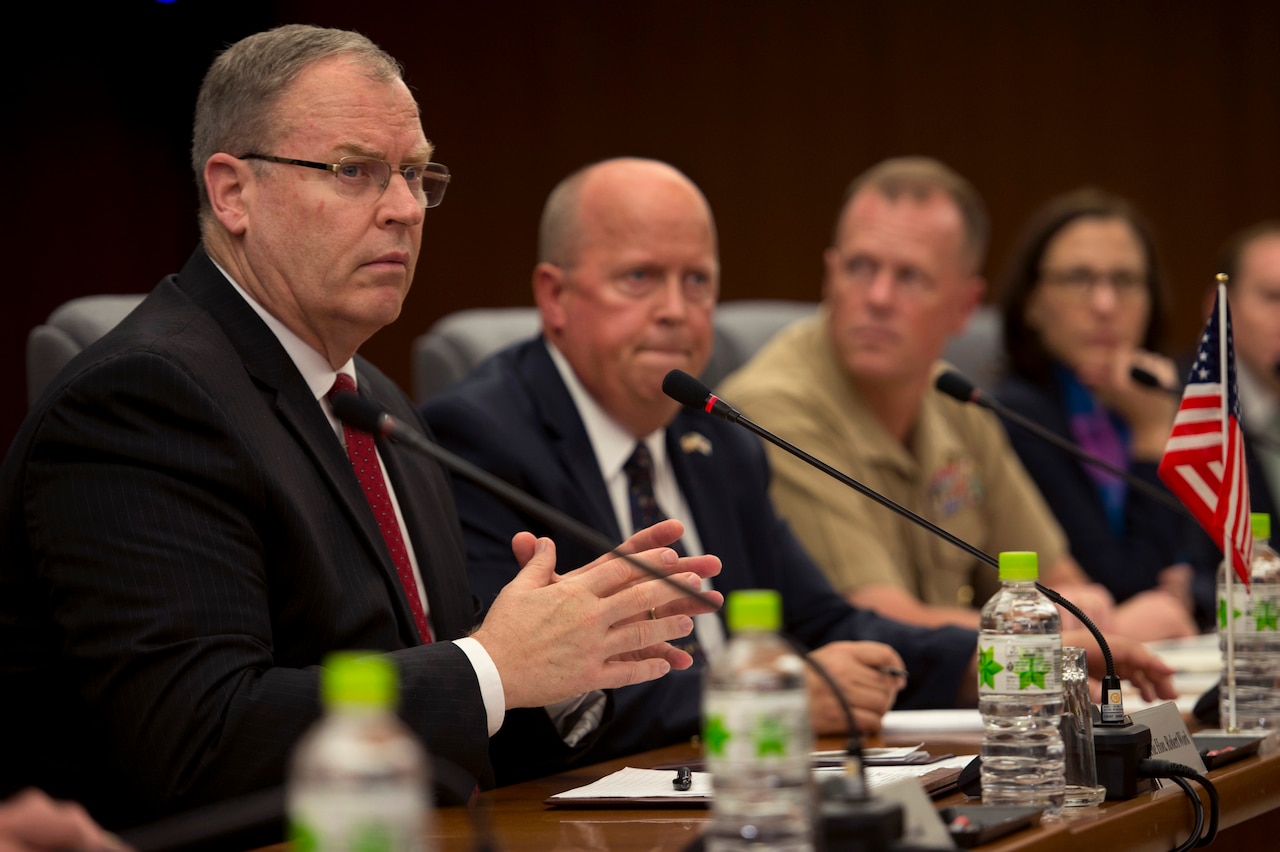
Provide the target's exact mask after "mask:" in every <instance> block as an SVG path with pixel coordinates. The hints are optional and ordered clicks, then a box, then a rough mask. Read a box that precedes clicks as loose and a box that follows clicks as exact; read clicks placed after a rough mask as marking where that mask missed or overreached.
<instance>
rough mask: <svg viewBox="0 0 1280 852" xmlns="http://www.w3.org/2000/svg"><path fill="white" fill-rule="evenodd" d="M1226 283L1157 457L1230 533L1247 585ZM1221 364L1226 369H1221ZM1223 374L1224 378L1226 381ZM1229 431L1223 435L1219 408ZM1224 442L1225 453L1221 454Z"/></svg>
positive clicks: (1199, 515)
mask: <svg viewBox="0 0 1280 852" xmlns="http://www.w3.org/2000/svg"><path fill="white" fill-rule="evenodd" d="M1224 293H1225V288H1223V287H1219V288H1218V297H1217V299H1216V300H1215V301H1214V305H1213V315H1212V316H1210V317H1209V324H1208V325H1206V326H1205V329H1204V334H1202V335H1200V347H1199V349H1198V351H1197V352H1196V362H1195V364H1193V365H1192V367H1191V373H1190V374H1189V375H1188V376H1187V386H1186V389H1185V390H1184V391H1183V393H1182V403H1181V405H1179V406H1178V416H1177V417H1175V418H1174V421H1173V433H1172V434H1171V435H1170V436H1169V443H1168V444H1166V445H1165V448H1164V456H1163V457H1162V458H1161V459H1160V467H1159V473H1160V478H1161V479H1162V480H1164V483H1165V485H1168V486H1169V490H1170V491H1172V492H1173V493H1174V494H1176V495H1177V496H1178V499H1179V500H1181V501H1182V502H1183V503H1185V504H1186V506H1187V508H1188V509H1190V510H1191V514H1193V515H1195V517H1196V520H1198V521H1199V522H1200V525H1201V526H1202V527H1204V528H1205V529H1206V530H1207V531H1208V533H1209V535H1211V536H1213V539H1214V541H1215V542H1217V543H1218V545H1219V546H1222V544H1223V539H1224V537H1225V536H1226V535H1229V536H1230V549H1231V556H1232V563H1233V564H1234V565H1235V569H1236V575H1237V576H1238V577H1239V578H1240V580H1241V582H1243V583H1244V584H1245V585H1246V586H1248V585H1249V557H1250V554H1251V553H1252V552H1253V529H1252V528H1251V526H1250V523H1249V473H1248V470H1246V468H1245V457H1244V436H1243V435H1242V434H1241V431H1240V395H1239V394H1238V393H1237V391H1236V360H1235V341H1234V340H1233V339H1232V337H1231V310H1230V308H1229V307H1228V306H1227V301H1226V298H1225V295H1224ZM1219 311H1222V312H1223V313H1224V314H1225V317H1226V335H1227V347H1226V363H1225V364H1223V363H1222V358H1221V357H1220V355H1219V352H1218V350H1219V345H1220V340H1221V338H1220V336H1219V332H1218V324H1219V317H1218V312H1219ZM1224 367H1225V369H1224ZM1224 375H1225V381H1224ZM1224 405H1225V406H1226V409H1227V435H1226V439H1225V440H1223V435H1222V409H1223V406H1224ZM1224 447H1225V455H1226V458H1225V459H1224V458H1223V455H1224Z"/></svg>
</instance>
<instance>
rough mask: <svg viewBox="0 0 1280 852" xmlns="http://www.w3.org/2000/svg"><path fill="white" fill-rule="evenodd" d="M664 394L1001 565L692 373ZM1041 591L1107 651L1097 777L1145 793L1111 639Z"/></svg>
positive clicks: (1144, 738) (675, 374)
mask: <svg viewBox="0 0 1280 852" xmlns="http://www.w3.org/2000/svg"><path fill="white" fill-rule="evenodd" d="M957 375H958V374H957ZM961 378H963V377H961ZM970 387H972V385H970ZM662 391H663V393H665V394H666V395H667V396H669V397H671V398H672V399H674V400H675V401H676V402H679V403H681V404H682V405H685V406H687V407H689V408H697V409H701V410H703V411H705V412H707V413H708V414H714V415H715V416H717V417H721V418H723V419H725V420H728V421H729V422H731V423H737V424H738V425H739V426H742V427H743V428H745V429H747V430H749V431H751V432H753V433H755V434H756V435H758V436H759V437H761V438H763V439H764V440H766V441H768V442H769V443H771V444H773V445H774V446H776V447H779V448H780V449H783V450H785V451H787V452H788V453H790V454H791V455H793V456H795V457H796V458H798V459H800V460H801V461H804V462H805V463H807V464H809V465H812V466H813V467H816V468H817V469H818V470H821V471H822V472H823V473H825V474H827V475H828V476H830V477H832V478H834V479H836V480H838V481H839V482H841V483H843V484H845V485H847V486H849V487H850V488H852V489H854V490H855V491H857V492H858V493H860V494H863V495H864V496H866V497H870V498H871V499H872V500H874V501H876V502H877V503H879V504H880V505H882V506H884V507H885V508H887V509H889V510H890V511H893V512H896V513H897V514H899V515H901V516H902V517H904V518H906V519H908V520H909V521H911V522H912V523H914V524H916V525H918V526H921V527H924V528H925V529H927V530H929V531H930V532H932V533H933V534H934V535H936V536H938V537H939V538H942V539H944V540H946V541H947V542H948V543H950V544H952V545H954V546H956V547H958V548H960V549H961V550H963V551H964V552H966V553H968V554H969V555H971V556H973V557H974V558H976V559H978V560H979V561H981V562H984V563H986V564H987V565H990V566H991V567H992V568H998V567H999V563H998V562H997V560H996V559H995V558H994V557H992V556H991V555H990V554H988V553H986V552H984V551H982V550H979V549H978V548H976V547H974V546H973V545H972V544H970V543H969V542H967V541H965V540H964V539H962V538H960V537H958V536H956V535H953V534H952V533H950V532H948V531H947V530H944V529H943V528H942V527H940V526H938V525H937V524H935V523H933V522H932V521H930V520H928V519H927V518H924V517H921V516H920V515H917V514H916V513H915V512H913V511H911V510H910V509H908V508H907V507H906V506H902V505H900V504H898V503H895V502H894V501H893V500H890V499H889V498H888V497H885V496H884V495H883V494H881V493H879V492H878V491H876V490H874V489H872V488H870V487H868V486H866V485H864V484H862V483H861V482H859V481H858V480H856V479H854V478H853V477H851V476H849V475H848V474H846V473H843V472H842V471H839V470H836V469H835V468H834V467H832V466H831V465H829V464H827V463H826V462H824V461H822V460H821V459H818V458H815V457H814V456H812V455H810V454H809V453H807V452H805V451H804V450H802V449H800V448H799V447H797V446H795V445H794V444H792V443H790V442H789V441H785V440H783V439H782V438H780V437H778V436H777V435H775V434H773V433H772V432H770V431H769V430H767V429H765V428H763V427H762V426H759V425H758V424H756V423H754V422H752V421H751V420H750V419H749V418H747V417H745V416H743V414H742V413H741V412H740V411H738V410H737V409H736V408H734V407H733V406H732V405H730V404H729V403H727V402H725V401H724V400H722V399H720V398H719V397H718V396H716V395H715V394H714V393H712V392H711V390H710V389H709V388H708V387H707V386H706V385H704V384H703V383H702V382H700V381H698V380H697V379H695V378H694V377H693V376H690V375H689V374H688V373H685V372H683V371H681V370H672V371H671V372H669V373H667V376H666V378H665V379H663V382H662ZM1036 588H1038V589H1039V590H1040V591H1041V592H1043V593H1044V594H1045V596H1046V597H1048V598H1049V599H1050V600H1052V601H1053V602H1054V603H1056V604H1058V605H1059V606H1061V607H1062V608H1063V609H1065V610H1067V611H1068V612H1070V613H1071V614H1072V615H1074V616H1075V617H1076V618H1078V619H1080V623H1081V624H1083V625H1084V626H1085V628H1086V629H1088V631H1089V632H1090V633H1091V634H1093V638H1094V640H1095V641H1096V642H1097V643H1098V648H1099V650H1101V651H1102V658H1103V661H1104V663H1105V667H1106V674H1105V675H1104V676H1103V678H1102V695H1103V703H1102V708H1101V709H1102V721H1101V723H1100V724H1099V726H1098V727H1097V728H1095V729H1094V744H1095V747H1096V751H1097V752H1098V755H1097V763H1098V775H1099V779H1100V780H1101V782H1102V783H1103V784H1104V785H1105V786H1106V788H1107V797H1108V798H1132V797H1133V796H1135V795H1137V794H1138V793H1139V792H1142V789H1141V785H1140V782H1139V780H1138V779H1137V778H1136V777H1135V775H1134V771H1133V767H1134V766H1136V764H1137V760H1138V759H1140V758H1142V757H1146V756H1149V754H1150V750H1151V731H1150V729H1148V728H1147V727H1146V726H1145V725H1135V724H1133V723H1131V722H1126V721H1125V716H1124V704H1123V702H1122V699H1121V692H1120V678H1118V677H1116V669H1115V662H1114V660H1113V659H1112V657H1111V647H1110V646H1109V645H1108V644H1107V640H1106V637H1104V636H1103V635H1102V631H1101V630H1099V629H1098V626H1097V625H1096V624H1094V623H1093V621H1092V619H1090V618H1089V617H1088V616H1087V615H1085V614H1084V612H1083V611H1081V610H1080V608H1079V607H1077V606H1076V605H1075V604H1073V603H1072V602H1071V601H1069V600H1067V599H1066V598H1064V597H1063V596H1062V595H1060V594H1058V593H1057V592H1056V591H1054V590H1053V589H1051V588H1049V587H1047V586H1044V585H1042V584H1040V583H1036ZM1144 748H1145V750H1146V753H1145V754H1144V753H1143V749H1144ZM1148 783H1149V782H1148Z"/></svg>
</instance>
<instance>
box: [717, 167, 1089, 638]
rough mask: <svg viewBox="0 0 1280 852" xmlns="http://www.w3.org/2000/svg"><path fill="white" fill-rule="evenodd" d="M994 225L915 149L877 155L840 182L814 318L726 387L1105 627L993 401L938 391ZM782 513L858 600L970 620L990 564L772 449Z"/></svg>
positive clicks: (910, 617) (992, 580)
mask: <svg viewBox="0 0 1280 852" xmlns="http://www.w3.org/2000/svg"><path fill="white" fill-rule="evenodd" d="M988 230H989V225H988V220H987V214H986V209H985V206H984V205H983V202H982V199H981V198H980V197H979V195H978V193H977V192H976V191H975V190H974V188H973V186H972V185H971V184H970V183H969V182H968V181H967V180H965V179H964V178H963V177H961V176H960V175H959V174H957V173H956V172H954V171H953V170H952V169H950V168H948V167H947V166H945V165H943V164H942V163H940V162H938V161H936V160H932V159H928V158H923V157H904V158H897V159H891V160H886V161H884V162H882V163H880V164H878V165H876V166H874V167H872V168H871V169H869V170H868V171H866V172H865V173H863V174H862V175H861V176H860V177H858V178H857V179H855V180H854V181H853V183H852V184H851V185H850V187H849V189H848V190H847V192H846V194H845V200H844V203H843V205H842V207H841V210H840V213H839V216H838V218H837V221H836V226H835V232H834V234H833V237H832V244H831V247H830V248H828V249H827V251H826V254H825V256H824V260H825V266H826V277H825V279H824V285H823V304H822V307H821V308H820V310H819V312H818V314H817V316H815V317H814V318H812V319H809V320H802V321H800V322H798V323H795V324H794V325H792V326H790V327H789V328H786V329H784V330H783V331H782V332H780V333H779V334H778V335H777V336H776V337H774V339H773V340H772V341H770V342H769V343H768V344H766V345H765V346H764V347H762V348H761V350H760V351H759V352H757V353H756V355H755V357H754V358H752V360H751V361H750V362H748V363H747V364H746V365H745V366H744V367H742V368H741V369H740V370H738V371H737V372H736V373H734V374H733V375H731V376H730V377H729V378H728V379H727V380H726V381H725V382H724V383H723V386H722V388H721V391H722V395H723V396H724V398H725V399H726V400H727V401H728V402H730V403H731V404H733V405H736V406H738V407H739V408H740V409H741V410H742V411H743V412H744V413H746V414H747V415H748V416H750V417H751V418H752V419H754V420H755V421H756V422H758V423H759V424H760V425H762V426H764V427H765V428H768V429H771V430H772V431H774V432H776V433H777V434H779V435H780V436H782V437H783V438H785V439H787V440H789V441H791V442H793V443H795V444H797V445H799V446H801V447H803V448H804V449H806V450H807V451H809V452H811V453H813V454H814V455H815V456H817V457H818V458H821V459H823V460H824V461H826V462H828V463H830V464H832V465H834V466H835V467H836V468H838V469H840V470H842V471H844V472H845V473H847V474H849V475H851V476H852V477H854V478H855V479H857V480H859V481H861V482H863V483H865V484H866V485H868V486H870V487H871V488H874V489H875V490H877V491H879V492H880V493H882V494H884V495H886V496H888V497H889V498H891V499H893V500H894V501H896V502H897V503H899V504H901V505H904V506H906V507H907V508H909V509H912V510H913V511H915V512H916V513H918V514H920V515H922V516H924V517H925V518H927V519H929V520H930V521H933V522H934V523H936V524H938V525H939V526H941V527H943V528H944V529H946V530H948V531H949V532H951V533H952V534H954V535H956V536H958V537H959V538H961V539H963V540H965V541H967V542H969V543H970V544H973V545H975V546H976V547H978V548H980V549H982V550H984V551H986V552H988V553H991V554H995V553H997V552H999V551H1004V550H1033V551H1036V552H1038V553H1039V555H1040V565H1041V578H1042V582H1044V583H1045V584H1046V585H1049V586H1052V587H1054V588H1056V589H1057V590H1058V591H1060V592H1061V593H1063V594H1064V595H1066V596H1067V597H1069V598H1070V599H1071V600H1072V601H1073V602H1075V603H1076V604H1077V605H1079V606H1080V607H1081V608H1082V609H1084V610H1085V611H1086V612H1087V613H1088V614H1089V615H1090V616H1091V617H1092V618H1093V620H1094V621H1095V622H1096V623H1098V624H1099V626H1100V627H1102V628H1103V629H1107V628H1108V627H1109V624H1110V619H1111V617H1112V611H1111V597H1110V595H1109V594H1108V593H1107V592H1106V590H1105V589H1104V588H1102V587H1100V586H1097V585H1096V584H1092V583H1090V581H1089V580H1088V577H1087V576H1086V575H1085V574H1084V573H1083V572H1082V571H1081V570H1080V567H1079V566H1078V565H1077V564H1076V563H1075V561H1074V560H1073V559H1071V556H1070V554H1069V553H1068V552H1067V546H1066V540H1065V538H1064V536H1063V534H1062V530H1061V528H1060V527H1059V526H1058V524H1057V522H1056V521H1054V519H1053V515H1052V513H1051V512H1050V511H1049V508H1048V506H1046V505H1045V503H1044V500H1043V499H1042V498H1041V496H1040V494H1039V492H1038V491H1037V489H1036V487H1035V484H1034V483H1032V482H1031V480H1030V478H1029V477H1028V476H1027V474H1026V471H1024V470H1023V469H1022V466H1021V465H1020V464H1019V463H1018V460H1017V457H1016V456H1015V455H1014V453H1013V451H1012V450H1011V449H1010V447H1009V444H1008V439H1007V438H1006V437H1005V434H1004V430H1003V429H1002V428H1001V426H1000V424H999V422H998V421H997V420H996V419H995V417H994V415H992V414H991V413H990V412H988V411H986V410H983V409H981V408H979V407H977V406H973V405H965V404H962V403H960V402H958V401H956V400H954V399H951V398H950V397H948V396H946V395H945V394H943V393H941V392H939V391H938V390H936V389H935V388H934V380H935V377H936V375H937V374H938V373H939V372H940V371H941V370H942V369H944V367H945V366H946V365H944V364H943V363H942V362H941V361H940V360H939V358H940V357H941V354H942V350H943V347H944V345H945V344H946V342H947V339H948V338H949V337H951V336H953V335H956V334H958V333H960V332H961V331H962V330H963V329H964V327H965V323H966V322H967V321H968V318H969V315H970V314H971V313H972V311H973V309H974V308H975V306H977V305H978V303H979V302H980V301H981V299H982V295H983V292H984V291H985V286H986V285H985V282H984V280H983V278H982V275H981V268H982V262H983V256H984V254H985V251H986V243H987V234H988ZM769 451H770V453H771V457H772V459H773V464H774V472H775V476H774V480H773V485H772V494H773V498H774V502H775V504H776V505H777V506H778V509H779V511H780V512H781V514H782V515H783V516H784V517H785V518H786V519H787V520H788V521H789V522H790V524H791V526H792V528H793V529H794V530H795V532H796V535H797V537H798V538H799V539H800V541H801V542H802V543H803V544H804V545H805V547H806V548H807V549H808V551H809V552H810V553H812V554H813V557H814V559H815V560H816V561H817V563H818V564H819V565H820V566H821V567H822V569H823V570H824V571H825V572H826V574H827V576H828V577H829V578H830V580H831V582H832V584H833V585H834V586H835V587H836V589H837V590H838V591H839V592H840V593H841V594H843V595H845V596H846V597H847V598H848V600H849V601H850V602H851V603H853V604H854V605H855V606H860V607H866V608H870V609H874V610H876V611H877V612H880V613H882V614H884V615H887V616H890V617H893V618H898V619H901V620H904V621H908V622H911V623H915V624H921V625H926V626H935V625H942V624H958V625H964V626H968V627H976V626H977V624H978V614H979V608H980V607H981V605H982V604H983V602H985V601H986V599H987V597H988V596H989V595H990V594H991V592H992V591H993V590H994V589H995V588H996V586H997V583H996V572H995V570H994V569H992V568H991V567H990V566H988V565H987V564H985V563H984V562H982V561H980V560H978V559H977V558H975V557H973V556H972V555H970V554H969V553H967V552H965V551H963V550H960V549H958V548H956V547H954V546H953V545H951V544H950V543H948V542H946V541H945V540H943V539H941V538H939V537H938V536H936V535H935V534H933V533H932V532H929V531H928V530H925V529H922V528H920V527H919V526H917V525H916V524H914V523H912V522H910V521H909V520H907V519H906V518H902V517H899V516H898V515H896V514H894V513H892V512H890V511H889V510H888V509H886V508H885V507H883V506H880V505H878V504H876V503H874V502H872V501H871V500H868V499H865V498H863V497H861V496H859V495H857V494H854V493H852V492H851V491H850V490H849V489H848V488H846V487H845V486H844V485H842V484H840V483H839V482H836V481H835V480H833V479H832V478H830V477H828V476H826V475H825V474H823V473H822V472H820V471H818V470H815V469H814V468H812V467H811V466H809V465H807V464H805V463H804V462H802V461H800V460H799V459H796V458H794V457H792V456H790V455H789V454H787V453H785V452H783V451H781V450H778V449H777V448H775V447H772V446H771V447H770V448H769Z"/></svg>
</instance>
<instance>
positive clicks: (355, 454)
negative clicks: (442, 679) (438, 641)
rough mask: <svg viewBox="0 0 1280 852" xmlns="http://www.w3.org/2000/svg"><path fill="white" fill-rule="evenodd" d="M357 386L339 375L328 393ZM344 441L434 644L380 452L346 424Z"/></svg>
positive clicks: (416, 616) (419, 621)
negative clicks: (393, 505)
mask: <svg viewBox="0 0 1280 852" xmlns="http://www.w3.org/2000/svg"><path fill="white" fill-rule="evenodd" d="M355 392H356V383H355V381H354V380H353V379H352V378H351V377H350V376H348V375H346V374H344V373H339V374H338V377H337V379H335V380H334V382H333V389H332V390H330V391H329V396H330V397H332V396H333V395H334V394H335V393H355ZM342 434H343V438H344V439H345V440H346V442H347V457H348V458H349V459H351V466H352V467H353V468H354V469H355V472H356V478H357V479H359V480H360V490H361V491H363V492H364V496H365V499H366V500H368V501H369V508H370V509H372V510H373V517H374V520H376V521H377V522H378V529H379V531H381V532H382V538H383V540H384V541H385V542H386V543H387V550H389V551H390V552H391V561H392V563H393V564H394V565H395V566H396V575H397V576H399V578H400V585H402V586H404V593H405V596H406V597H408V599H409V609H410V611H412V612H413V622H414V624H416V625H417V627H418V636H420V637H421V638H422V641H423V642H430V641H431V628H429V627H428V626H427V614H426V613H425V612H424V611H423V609H422V598H421V597H419V596H418V583H417V581H415V580H414V577H413V566H412V565H411V564H410V563H409V552H408V551H407V550H406V549H405V546H404V536H403V535H401V533H400V524H399V522H398V521H397V520H396V512H395V508H394V507H392V505H391V495H390V494H388V493H387V480H386V477H384V476H383V475H382V465H381V464H379V463H378V453H377V450H376V449H375V447H374V443H373V436H372V435H370V434H369V433H368V432H363V431H361V430H359V429H352V428H351V427H350V426H347V425H346V424H343V426H342Z"/></svg>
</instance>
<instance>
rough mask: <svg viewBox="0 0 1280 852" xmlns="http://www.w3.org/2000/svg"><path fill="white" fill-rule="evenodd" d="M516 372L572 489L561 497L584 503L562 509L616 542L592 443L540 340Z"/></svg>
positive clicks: (614, 521) (609, 503)
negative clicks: (573, 497)
mask: <svg viewBox="0 0 1280 852" xmlns="http://www.w3.org/2000/svg"><path fill="white" fill-rule="evenodd" d="M517 368H518V370H519V372H520V374H521V381H522V382H523V383H524V384H525V386H526V387H529V388H533V389H534V392H533V393H531V394H530V398H531V399H532V401H533V406H534V409H535V411H536V414H537V417H538V420H539V421H540V423H541V424H542V428H543V429H545V430H546V432H547V435H548V437H549V438H550V442H551V446H552V452H553V453H554V454H555V458H556V460H557V461H558V463H559V465H560V468H561V469H562V470H563V471H564V473H565V475H566V476H567V477H568V478H569V480H570V481H571V487H569V488H567V489H565V492H564V493H565V494H568V495H583V497H584V499H583V502H581V503H580V504H579V505H578V506H576V507H573V508H567V507H565V508H566V510H567V511H568V512H569V514H570V515H572V516H574V517H576V518H579V519H581V520H582V522H583V523H585V524H587V525H589V526H591V527H593V528H594V529H597V530H599V531H600V532H602V533H604V534H605V535H607V536H609V537H610V538H612V539H613V540H614V541H621V539H622V531H621V530H620V529H618V519H617V518H616V517H614V514H613V502H612V501H611V500H610V499H609V492H608V489H607V488H605V484H604V478H603V477H602V476H601V475H600V466H599V465H598V464H597V463H596V455H595V451H594V450H593V449H592V447H591V439H590V438H588V437H587V429H586V427H585V426H583V425H582V418H581V417H579V416H578V409H577V406H575V405H574V403H573V397H572V396H571V395H570V394H569V389H568V388H567V387H565V385H564V381H563V380H562V379H561V378H560V373H559V371H557V370H556V365H555V362H553V361H552V360H551V356H550V355H549V354H548V353H547V349H546V343H545V342H544V341H543V340H542V339H541V338H539V339H537V340H534V341H532V342H531V343H530V344H529V345H528V348H527V349H526V350H525V352H524V357H523V358H521V359H520V361H519V362H518V367H517Z"/></svg>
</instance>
